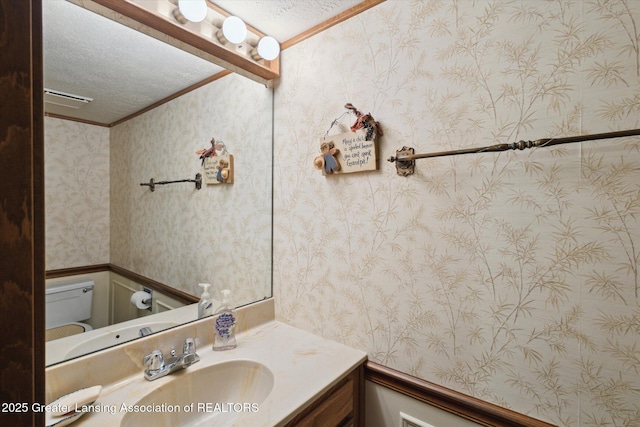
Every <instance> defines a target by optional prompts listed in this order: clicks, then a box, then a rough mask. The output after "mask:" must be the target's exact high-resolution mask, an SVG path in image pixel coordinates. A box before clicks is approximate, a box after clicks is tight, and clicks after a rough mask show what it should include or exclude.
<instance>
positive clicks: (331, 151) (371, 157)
mask: <svg viewBox="0 0 640 427" xmlns="http://www.w3.org/2000/svg"><path fill="white" fill-rule="evenodd" d="M344 107H345V108H346V109H347V110H348V111H347V112H345V113H344V114H343V115H342V116H344V115H345V114H349V113H353V114H355V115H356V122H355V123H354V124H353V125H352V126H351V127H350V132H346V133H342V134H339V135H331V136H329V131H330V130H331V128H333V126H334V125H336V124H338V120H339V119H340V118H341V117H342V116H340V117H338V118H337V119H336V120H334V121H333V122H332V123H331V127H330V128H329V130H328V131H327V133H326V134H325V136H324V137H323V138H322V139H321V140H320V152H321V153H322V154H320V155H319V156H316V157H315V158H314V159H313V165H314V166H315V167H316V169H320V170H322V174H323V175H334V174H342V173H353V172H362V171H369V170H376V169H378V162H377V153H376V151H377V150H376V139H377V137H378V136H382V128H381V127H380V123H378V122H376V121H375V120H374V119H373V117H372V116H371V114H370V113H368V114H362V113H361V112H360V111H358V109H357V108H356V107H354V106H353V104H351V103H347V104H346V105H345V106H344Z"/></svg>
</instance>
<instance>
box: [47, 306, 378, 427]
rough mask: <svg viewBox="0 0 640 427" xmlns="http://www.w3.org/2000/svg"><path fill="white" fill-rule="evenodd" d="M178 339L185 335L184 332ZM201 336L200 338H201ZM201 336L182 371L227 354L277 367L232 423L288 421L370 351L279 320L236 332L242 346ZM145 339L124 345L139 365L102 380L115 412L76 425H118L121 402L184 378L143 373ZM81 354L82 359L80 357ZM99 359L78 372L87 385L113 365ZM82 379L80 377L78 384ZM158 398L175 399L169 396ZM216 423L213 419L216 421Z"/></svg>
mask: <svg viewBox="0 0 640 427" xmlns="http://www.w3.org/2000/svg"><path fill="white" fill-rule="evenodd" d="M212 322H213V320H212V319H208V321H206V322H204V321H203V322H197V325H198V327H197V328H196V329H200V330H201V331H202V329H201V328H202V327H206V328H212V326H213V323H212ZM170 333H171V331H167V332H165V333H160V334H158V335H166V334H170ZM178 335H179V334H178ZM180 339H182V337H181V336H180ZM198 341H200V338H199V339H198ZM202 341H203V342H205V343H206V344H200V343H199V344H198V345H199V347H198V349H197V352H198V354H199V356H200V362H198V363H196V364H194V365H192V366H190V367H189V368H187V369H186V370H184V371H183V372H185V373H186V372H187V371H189V370H197V369H203V368H206V367H207V366H209V365H213V364H217V363H220V362H225V361H229V360H237V359H245V360H246V359H248V360H253V361H256V362H259V363H261V364H263V365H265V366H266V367H267V368H269V369H270V370H271V372H272V373H273V376H274V381H273V389H272V390H271V392H270V394H269V395H268V396H267V398H266V400H265V401H264V402H262V403H260V404H259V407H258V410H257V411H255V412H251V411H250V412H243V413H242V414H241V416H240V417H239V418H237V419H236V420H234V422H233V426H234V427H236V426H237V427H241V426H248V427H258V426H280V425H284V424H285V423H286V422H287V421H289V420H291V419H292V418H293V417H294V416H295V415H296V414H297V413H299V412H300V411H301V410H302V409H303V408H304V407H306V406H307V405H308V404H309V403H311V402H313V401H314V400H315V399H317V398H318V397H320V396H321V395H322V394H323V393H324V392H326V391H327V390H328V389H329V388H330V387H331V386H333V385H334V384H336V383H337V382H338V381H339V380H340V379H342V378H343V377H344V376H345V375H346V374H348V373H349V372H350V371H351V370H352V369H353V368H355V367H356V366H358V365H360V364H361V363H362V362H364V361H365V360H366V353H364V352H362V351H359V350H355V349H353V348H350V347H347V346H344V345H342V344H339V343H337V342H334V341H330V340H327V339H324V338H321V337H319V336H316V335H313V334H311V333H308V332H306V331H303V330H300V329H297V328H294V327H292V326H289V325H286V324H284V323H281V322H278V321H275V320H272V321H269V322H267V323H264V324H261V325H259V326H257V327H254V328H252V329H249V330H248V331H246V332H243V333H240V334H238V335H237V341H238V346H237V347H236V348H235V349H232V350H227V351H213V350H212V348H211V344H210V340H209V337H207V338H204V339H202ZM145 342H146V341H138V342H137V345H138V346H145V348H144V349H136V350H129V351H126V350H121V351H123V352H125V353H126V356H124V357H125V358H131V360H132V362H133V363H135V364H136V365H138V367H139V368H138V371H137V372H136V373H134V374H132V375H129V376H128V377H127V378H123V379H122V380H121V381H114V382H113V383H112V384H101V385H103V390H102V394H101V395H100V397H99V398H98V400H97V401H96V402H95V404H94V406H95V405H99V406H103V407H111V408H114V407H115V408H117V409H116V411H115V414H111V413H110V412H108V411H107V412H102V413H98V412H94V413H86V414H85V415H84V416H82V417H81V418H79V419H78V421H77V422H76V423H74V425H77V426H98V427H99V426H109V427H112V426H114V425H119V424H120V422H121V421H122V418H123V417H124V416H125V415H126V411H125V412H121V411H120V408H121V406H122V404H123V403H125V404H127V405H134V404H135V403H136V401H137V400H138V399H139V398H141V397H143V396H144V395H145V394H147V393H149V392H150V391H152V390H154V389H155V388H156V387H159V386H161V385H163V384H166V383H167V382H170V381H174V380H178V381H179V380H180V373H178V374H177V375H176V374H175V373H174V374H172V375H168V376H166V377H163V378H160V379H157V380H155V381H147V380H145V379H144V377H143V368H144V367H143V366H142V356H143V355H144V354H147V353H150V352H151V351H152V350H154V348H151V347H150V348H146V346H147V345H148V344H149V343H147V344H146V345H145V344H144V343H145ZM128 347H130V346H128ZM116 350H117V349H114V350H112V351H116ZM97 354H99V353H97ZM83 359H84V358H83ZM83 359H78V361H82V360H83ZM101 360H102V361H103V362H98V363H89V364H84V365H85V370H86V371H83V372H78V375H80V376H81V378H83V381H82V382H81V383H82V385H83V386H85V387H90V386H93V385H96V384H97V383H96V380H98V377H100V375H98V374H96V377H95V378H94V376H93V375H92V373H93V372H96V370H98V371H99V370H104V369H110V367H109V366H104V365H103V366H100V365H102V364H103V363H105V364H107V363H108V361H109V358H102V359H101ZM79 369H81V366H79ZM65 372H66V373H65V375H68V374H69V371H68V370H65ZM58 374H61V373H54V372H52V373H51V374H50V375H48V377H47V381H48V382H49V381H55V380H56V379H57V378H56V375H58ZM60 379H61V378H60ZM65 382H67V381H65ZM81 383H80V382H76V384H81ZM211 387H224V384H211ZM48 389H49V387H48ZM50 400H52V399H50ZM155 403H156V404H162V403H165V404H171V402H155ZM213 403H215V402H213ZM221 403H222V402H221ZM212 421H213V420H212ZM213 423H214V424H215V421H213ZM216 425H217V424H216Z"/></svg>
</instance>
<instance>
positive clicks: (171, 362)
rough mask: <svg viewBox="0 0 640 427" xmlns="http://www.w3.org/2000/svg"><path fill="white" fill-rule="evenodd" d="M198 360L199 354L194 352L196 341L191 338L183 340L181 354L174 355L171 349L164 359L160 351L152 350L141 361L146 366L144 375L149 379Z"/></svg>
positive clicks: (169, 372)
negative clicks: (167, 356) (169, 354)
mask: <svg viewBox="0 0 640 427" xmlns="http://www.w3.org/2000/svg"><path fill="white" fill-rule="evenodd" d="M199 361H200V356H198V354H197V353H196V342H195V340H194V339H193V338H187V339H186V340H185V341H184V347H183V349H182V354H180V355H178V356H176V351H175V350H171V356H169V358H168V359H167V360H166V361H165V360H164V356H162V351H160V350H153V351H152V352H151V353H149V354H147V355H146V356H145V357H144V360H143V363H144V365H145V366H148V368H147V369H145V370H144V377H145V379H147V380H149V381H153V380H157V379H158V378H162V377H164V376H165V375H169V374H171V373H173V372H175V371H177V370H179V369H184V368H188V367H189V366H191V365H193V364H194V363H197V362H199Z"/></svg>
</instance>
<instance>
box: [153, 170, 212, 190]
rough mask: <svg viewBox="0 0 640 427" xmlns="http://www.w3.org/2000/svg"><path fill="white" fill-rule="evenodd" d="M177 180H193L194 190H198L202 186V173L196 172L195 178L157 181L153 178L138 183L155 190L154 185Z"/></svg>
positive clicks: (172, 182) (171, 182) (173, 182)
mask: <svg viewBox="0 0 640 427" xmlns="http://www.w3.org/2000/svg"><path fill="white" fill-rule="evenodd" d="M177 182H195V183H196V190H200V189H201V188H202V175H201V174H199V173H197V174H196V178H195V179H179V180H177V181H158V182H155V181H154V180H153V178H151V179H150V180H149V182H142V183H140V185H141V186H147V187H149V189H150V190H151V191H155V190H156V185H165V184H175V183H177Z"/></svg>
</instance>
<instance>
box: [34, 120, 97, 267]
mask: <svg viewBox="0 0 640 427" xmlns="http://www.w3.org/2000/svg"><path fill="white" fill-rule="evenodd" d="M44 123H45V126H44V130H45V135H44V137H45V138H44V139H45V184H46V191H45V226H46V230H45V237H46V241H45V246H46V267H45V268H46V269H47V270H56V269H61V268H71V267H82V266H86V265H96V264H107V263H109V229H110V228H109V201H110V197H109V128H106V127H100V126H94V125H88V124H85V123H79V122H72V121H69V120H61V119H56V118H52V117H45V121H44Z"/></svg>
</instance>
